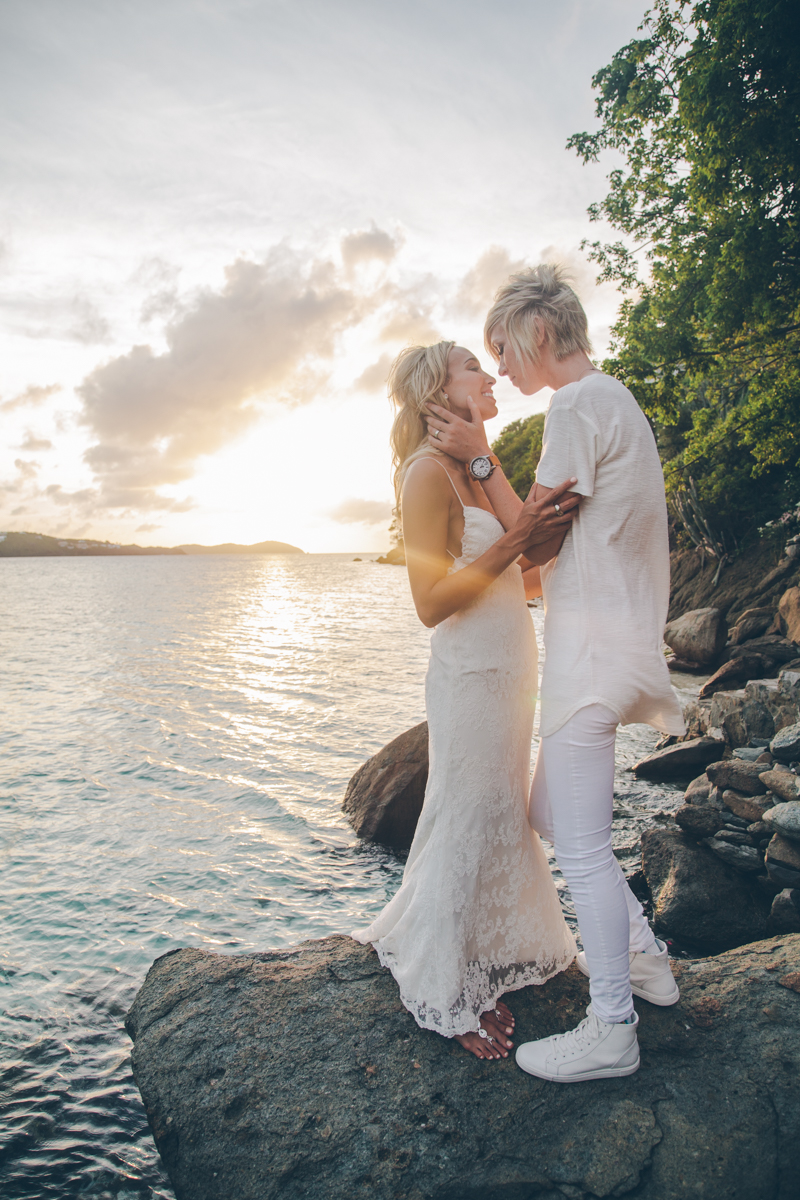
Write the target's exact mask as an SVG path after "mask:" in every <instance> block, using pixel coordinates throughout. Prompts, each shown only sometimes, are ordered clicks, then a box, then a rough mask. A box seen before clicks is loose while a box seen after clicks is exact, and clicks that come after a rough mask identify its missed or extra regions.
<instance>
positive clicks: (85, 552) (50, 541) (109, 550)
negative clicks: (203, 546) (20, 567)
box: [0, 533, 183, 558]
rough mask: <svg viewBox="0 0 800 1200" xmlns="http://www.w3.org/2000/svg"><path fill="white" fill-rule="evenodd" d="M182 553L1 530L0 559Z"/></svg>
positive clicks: (159, 548) (175, 550)
mask: <svg viewBox="0 0 800 1200" xmlns="http://www.w3.org/2000/svg"><path fill="white" fill-rule="evenodd" d="M120 554H183V551H182V550H179V549H177V548H172V549H169V548H168V547H167V546H122V545H120V544H119V543H118V542H95V541H92V539H91V538H54V537H48V535H47V534H46V533H0V558H56V557H59V558H60V557H63V556H65V555H73V556H75V555H78V556H80V555H82V556H84V557H88V556H90V555H93V556H95V557H96V556H98V555H101V556H103V555H105V556H111V555H120Z"/></svg>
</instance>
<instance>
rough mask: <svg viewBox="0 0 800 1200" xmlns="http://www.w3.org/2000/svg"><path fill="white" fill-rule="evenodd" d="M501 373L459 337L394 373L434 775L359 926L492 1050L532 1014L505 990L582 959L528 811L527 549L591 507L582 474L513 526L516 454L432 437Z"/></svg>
mask: <svg viewBox="0 0 800 1200" xmlns="http://www.w3.org/2000/svg"><path fill="white" fill-rule="evenodd" d="M494 382H495V380H494V379H493V378H492V376H491V375H488V374H487V373H486V372H485V371H483V370H482V369H481V367H480V364H479V362H478V360H477V359H476V358H475V357H474V355H472V354H470V353H469V351H468V350H465V349H463V348H462V347H459V346H456V345H455V344H454V343H453V342H439V343H438V344H436V345H434V346H426V347H422V346H418V347H412V348H411V349H409V350H405V351H404V352H403V353H402V354H401V355H400V356H399V357H398V359H397V360H396V362H395V363H394V365H393V367H392V373H391V376H390V379H389V388H390V394H391V396H392V399H393V401H394V403H395V405H396V406H397V409H398V413H397V417H396V419H395V423H394V427H393V430H392V448H393V451H394V460H395V487H396V490H397V495H398V502H399V503H400V502H402V510H401V512H402V524H403V534H404V540H405V548H406V558H407V562H408V576H409V582H410V585H411V592H412V595H413V598H414V604H415V606H416V609H417V613H418V614H419V617H420V619H421V620H422V622H423V624H424V625H426V626H427V627H428V628H433V630H434V632H433V634H432V637H431V660H430V665H429V668H428V674H427V678H426V691H425V696H426V707H427V714H428V726H429V737H430V769H429V775H428V785H427V789H426V792H425V803H424V805H423V809H422V813H421V815H420V819H419V823H418V825H417V830H416V834H415V837H414V841H413V843H412V846H411V850H410V853H409V857H408V862H407V864H406V868H405V872H404V875H403V882H402V885H401V887H400V889H399V891H398V892H397V894H396V895H395V896H394V897H393V899H392V900H391V901H390V902H389V903H388V904H387V905H386V907H385V908H384V910H383V911H382V912H381V913H380V915H379V916H378V917H377V918H376V920H375V921H373V923H372V924H371V925H370V926H369V927H368V928H366V929H359V930H356V931H354V933H353V936H354V937H355V938H356V939H357V940H358V941H360V942H363V943H368V942H371V943H373V944H374V946H375V949H376V950H377V952H378V955H379V957H380V960H381V962H382V963H383V964H384V966H387V967H388V968H389V969H390V970H391V972H392V974H393V975H394V977H395V979H396V980H397V983H398V986H399V988H400V998H401V1000H402V1002H403V1004H404V1005H405V1007H406V1008H407V1009H408V1010H409V1011H410V1012H411V1013H412V1014H413V1016H414V1018H415V1019H416V1021H417V1023H418V1024H419V1025H420V1026H422V1027H423V1028H424V1029H432V1030H435V1031H436V1032H437V1033H441V1034H443V1035H444V1036H445V1037H453V1038H456V1039H457V1040H458V1041H459V1042H460V1043H461V1044H462V1045H463V1046H464V1047H465V1048H466V1049H468V1050H470V1051H471V1052H472V1053H473V1054H475V1055H476V1056H477V1057H478V1058H486V1059H496V1058H500V1057H503V1058H506V1057H507V1056H508V1051H509V1049H510V1048H511V1045H512V1043H511V1041H510V1038H509V1034H511V1033H512V1032H513V1026H514V1019H513V1017H512V1015H511V1013H510V1011H509V1010H508V1008H507V1007H506V1005H505V1004H502V1003H501V1001H500V997H501V996H502V995H503V994H504V993H505V992H510V991H514V990H515V989H517V988H521V987H525V986H526V985H528V984H540V983H544V982H545V981H546V980H547V979H549V978H550V977H551V976H553V975H555V974H557V973H558V972H559V971H563V970H564V969H565V968H566V967H567V966H568V965H569V964H570V963H571V962H572V960H573V958H574V957H575V943H574V940H573V938H572V935H571V933H570V932H569V930H568V928H567V926H566V924H565V922H564V918H563V916H562V913H561V907H560V904H559V899H558V893H557V891H556V888H555V885H554V883H553V880H552V877H551V875H550V870H549V867H548V863H547V859H546V857H545V854H544V851H543V849H542V846H541V842H540V841H539V837H538V835H537V834H536V833H535V832H534V831H533V830H532V829H531V827H530V825H529V824H528V819H527V797H528V790H529V779H530V749H531V734H532V727H533V714H534V706H535V701H536V690H537V652H536V637H535V633H534V629H533V624H532V622H531V619H530V614H529V612H528V609H527V605H526V603H525V599H526V583H527V584H528V586H529V594H538V593H539V591H540V586H539V579H538V568H533V569H532V570H529V571H527V572H526V578H525V579H523V571H522V569H521V566H520V565H519V562H518V560H519V559H520V556H521V555H522V553H523V552H524V550H525V548H526V547H530V546H532V545H534V544H536V545H537V547H539V548H541V544H542V543H547V542H548V541H549V540H551V539H553V538H555V539H556V540H558V541H559V542H560V540H561V538H562V536H563V529H564V524H565V522H567V523H568V522H569V521H570V520H571V518H572V516H573V515H574V507H575V505H576V504H577V503H578V502H579V501H578V499H577V498H570V497H567V496H566V493H567V491H568V489H569V487H570V486H571V483H572V482H573V481H572V480H568V481H566V482H565V483H564V484H563V485H562V486H561V487H559V488H555V489H553V490H552V492H549V493H548V494H547V496H546V497H542V498H541V499H540V500H539V501H538V502H537V503H534V502H532V501H527V502H526V503H525V505H524V506H523V509H522V512H521V513H518V512H514V514H513V517H512V518H511V520H509V521H508V522H507V523H508V525H509V528H508V529H507V530H504V527H503V524H502V523H501V519H502V517H503V513H499V514H495V512H494V511H493V510H492V507H491V505H490V504H489V502H488V500H487V499H486V495H485V493H484V491H483V489H482V487H481V485H480V482H478V480H479V479H480V478H486V477H487V475H488V474H490V473H491V471H492V470H493V469H495V467H496V466H498V465H499V464H498V460H496V459H495V458H494V456H489V457H481V458H479V459H475V460H473V461H472V462H471V463H470V464H469V465H468V466H467V465H465V464H463V463H460V462H457V461H456V460H455V459H452V458H450V457H449V456H446V455H444V454H439V453H437V452H436V451H435V450H433V449H432V448H431V446H430V444H429V442H428V437H427V435H428V430H427V427H426V421H425V416H426V412H427V405H428V404H429V403H431V402H434V403H436V404H439V405H441V406H443V407H445V408H447V409H449V410H451V411H452V412H455V413H457V414H458V415H460V416H462V417H464V418H466V419H467V420H469V419H470V416H471V411H472V409H471V406H472V407H473V408H476V409H477V412H479V413H480V415H481V417H482V418H483V419H484V420H488V419H489V418H491V417H493V416H495V415H496V413H497V408H496V406H495V402H494V397H493V395H492V385H493V384H494ZM560 500H561V501H562V503H560V504H559V503H558V502H559V501H560ZM498 517H499V518H501V519H498ZM537 557H538V556H537ZM526 565H527V564H526V562H525V560H524V559H522V566H523V567H524V566H526Z"/></svg>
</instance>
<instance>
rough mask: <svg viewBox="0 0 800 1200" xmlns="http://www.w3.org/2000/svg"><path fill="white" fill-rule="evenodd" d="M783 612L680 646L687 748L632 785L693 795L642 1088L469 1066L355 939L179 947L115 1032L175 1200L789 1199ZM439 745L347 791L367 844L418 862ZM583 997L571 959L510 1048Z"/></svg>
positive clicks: (660, 925)
mask: <svg viewBox="0 0 800 1200" xmlns="http://www.w3.org/2000/svg"><path fill="white" fill-rule="evenodd" d="M786 574H787V572H786V571H783V573H782V574H780V578H781V579H784V580H785V579H786ZM771 586H772V584H770V587H771ZM774 601H775V602H774V604H769V603H767V604H763V605H760V606H758V607H757V608H753V607H751V608H747V607H746V606H745V607H743V606H741V605H740V606H739V607H740V611H739V614H738V617H737V619H736V620H735V622H733V623H732V624H730V625H729V624H728V622H727V619H726V613H725V611H724V610H723V609H722V608H719V607H718V608H706V609H693V610H691V611H690V612H688V613H684V614H683V616H681V617H678V618H676V619H675V620H673V622H671V625H670V626H668V628H667V641H668V644H669V645H670V647H671V650H672V655H671V665H672V667H673V669H679V670H688V671H690V672H702V673H703V674H704V675H708V679H706V681H705V682H704V683H703V685H702V687H701V688H700V695H699V697H698V698H697V699H696V700H692V701H691V702H690V704H689V705H688V707H687V710H686V716H687V732H686V735H685V736H684V737H683V738H681V739H677V738H665V739H662V743H661V744H660V745H659V747H658V748H657V749H656V751H655V752H654V753H652V754H650V755H648V756H647V757H646V758H645V759H642V760H641V761H640V762H638V763H637V764H636V765H635V767H634V768H633V771H634V774H635V775H636V776H638V777H640V778H642V779H652V780H669V781H672V783H674V782H677V781H681V780H683V781H684V782H685V783H686V784H687V786H686V788H685V791H684V792H683V795H682V803H679V804H677V805H676V809H675V811H674V812H672V813H664V812H661V813H658V814H656V819H654V821H653V823H652V824H651V826H650V827H649V828H647V829H645V830H644V832H643V833H642V836H641V863H640V866H639V869H638V870H636V871H635V875H634V877H633V878H632V885H633V886H634V888H635V890H636V891H637V894H639V895H640V896H641V897H642V899H643V900H644V901H645V902H646V903H647V904H648V905H649V906H650V909H649V911H650V912H651V920H652V924H653V926H654V928H655V929H656V931H657V932H658V933H660V934H661V935H662V936H663V937H665V938H666V939H667V940H668V941H670V942H671V943H672V944H673V945H677V946H679V947H681V950H682V953H683V955H684V957H681V958H678V959H675V960H674V961H673V967H674V971H675V974H676V977H677V979H678V981H679V984H680V988H681V1000H680V1002H679V1003H678V1004H677V1005H676V1006H675V1007H674V1008H669V1009H657V1008H653V1007H652V1006H650V1005H648V1004H646V1003H644V1002H637V1010H638V1011H639V1015H640V1027H639V1028H640V1044H641V1049H642V1068H641V1070H640V1071H639V1072H638V1073H637V1074H636V1075H634V1076H631V1077H630V1078H628V1079H624V1080H610V1081H596V1082H594V1083H592V1084H590V1085H585V1086H580V1087H564V1086H559V1085H557V1084H549V1083H545V1082H543V1081H541V1080H537V1079H534V1078H532V1077H530V1076H527V1075H525V1074H524V1073H523V1072H520V1071H519V1070H518V1069H517V1068H516V1066H515V1064H514V1063H513V1061H512V1060H508V1061H506V1062H500V1063H491V1064H487V1063H481V1062H478V1061H477V1060H473V1059H471V1058H469V1057H468V1056H466V1055H464V1054H463V1053H461V1052H460V1050H459V1049H458V1048H456V1047H455V1046H454V1045H453V1043H451V1042H448V1041H446V1040H445V1039H442V1038H439V1037H437V1036H436V1035H435V1034H431V1033H427V1032H424V1031H422V1030H420V1029H419V1028H418V1027H417V1026H416V1024H415V1023H414V1021H413V1018H412V1017H411V1016H410V1015H409V1014H408V1013H407V1012H406V1011H405V1009H404V1008H403V1006H402V1005H401V1004H400V1001H399V999H398V996H397V991H396V987H395V984H394V981H393V980H392V978H391V976H390V975H389V973H388V972H386V971H384V970H383V969H382V968H381V967H380V964H379V963H378V960H377V956H376V955H375V954H374V952H373V951H372V950H371V948H369V947H362V946H360V945H358V944H356V943H355V942H353V941H351V940H350V939H349V938H344V937H332V938H325V939H323V940H321V941H317V942H306V943H303V944H301V945H300V946H297V947H293V948H291V949H288V950H280V951H274V952H267V953H263V954H252V955H237V956H221V955H214V954H208V953H206V952H204V951H200V950H194V949H185V950H179V951H176V952H173V953H172V954H168V955H165V956H164V957H163V958H161V959H158V960H157V961H156V962H155V963H154V965H153V967H152V968H151V970H150V972H149V973H148V976H147V979H146V980H145V983H144V985H143V987H142V989H141V991H140V992H139V994H138V995H137V997H136V1000H135V1002H134V1005H133V1007H132V1009H131V1011H130V1013H129V1014H128V1018H127V1020H126V1028H127V1029H128V1031H129V1033H130V1035H131V1037H132V1039H133V1041H134V1049H133V1056H132V1062H133V1070H134V1076H135V1079H136V1082H137V1084H138V1086H139V1089H140V1091H141V1094H142V1098H143V1100H144V1103H145V1108H146V1110H147V1115H148V1120H149V1122H150V1126H151V1129H152V1131H153V1136H154V1138H155V1141H156V1145H157V1146H158V1149H159V1152H160V1154H161V1156H162V1158H163V1160H164V1163H165V1165H166V1168H167V1170H168V1172H169V1175H170V1178H171V1180H172V1182H173V1186H174V1188H175V1194H176V1196H177V1198H178V1200H271V1198H272V1197H275V1198H276V1200H277V1198H280V1200H300V1198H301V1197H302V1198H308V1200H316V1198H317V1197H320V1196H324V1197H326V1200H356V1198H358V1197H360V1196H363V1197H365V1200H366V1198H367V1197H369V1198H370V1200H373V1198H374V1200H384V1198H385V1200H390V1198H391V1200H533V1198H534V1197H536V1198H537V1200H564V1198H566V1200H591V1198H594V1197H606V1196H631V1197H636V1198H642V1200H683V1198H684V1197H687V1196H695V1195H698V1196H699V1195H702V1196H703V1197H704V1198H705V1200H730V1198H734V1200H794V1196H795V1195H796V1188H797V1178H798V1175H799V1174H800V1103H799V1102H798V1085H797V1079H798V1072H799V1071H800V1025H799V1019H800V787H799V786H798V776H797V773H796V772H797V770H798V768H799V767H800V588H798V587H796V586H793V587H792V588H788V589H787V588H785V589H784V590H783V591H782V592H781V594H780V595H777V594H776V596H775V597H774ZM795 639H797V641H796V640H795ZM753 670H756V671H757V675H756V676H752V677H751V672H752V671H753ZM731 684H741V686H738V687H736V686H731ZM427 743H428V737H427V726H426V725H425V724H424V723H423V724H421V725H418V726H415V727H414V728H413V729H411V730H408V731H407V732H406V733H403V734H401V735H400V736H399V737H398V738H395V739H394V741H392V742H391V743H389V744H388V745H387V746H386V747H384V748H383V750H381V751H380V752H379V753H378V754H376V755H374V756H373V758H371V759H370V760H369V761H368V762H367V763H365V764H364V765H363V766H362V767H361V768H359V770H358V771H357V772H356V774H355V775H354V776H353V778H352V780H351V782H350V785H349V786H348V789H347V794H346V796H345V799H344V804H343V808H344V811H345V812H346V813H347V815H348V817H349V819H350V821H351V823H352V824H353V826H354V828H355V829H356V832H357V833H358V834H359V836H360V837H362V838H364V839H365V840H368V841H374V842H377V843H380V844H383V845H386V846H389V847H391V848H392V849H394V850H395V851H396V852H399V853H402V852H403V851H405V850H407V849H408V846H409V845H410V842H411V839H412V837H413V833H414V829H415V827H416V822H417V819H418V816H419V812H420V809H421V805H422V799H423V796H424V790H425V782H426V779H427V770H428V757H427V755H428V744H427ZM668 791H669V788H667V792H668ZM632 865H635V864H631V865H630V866H628V867H627V868H626V869H631V866H632ZM687 953H688V954H690V955H692V956H694V957H685V955H686V954H687ZM587 1002H588V986H587V981H586V980H585V979H584V977H583V976H582V975H581V974H580V973H579V972H578V970H577V968H576V967H575V966H574V965H573V967H571V968H570V969H569V970H568V971H566V972H564V973H563V974H562V975H560V976H557V977H556V978H555V979H552V980H550V981H549V982H548V983H547V984H545V985H544V986H542V987H539V988H534V987H529V988H525V989H522V990H521V991H519V992H517V993H515V994H514V996H513V1006H514V1012H515V1015H516V1017H517V1036H518V1038H519V1039H520V1040H526V1039H530V1038H536V1037H542V1036H546V1035H548V1034H550V1033H553V1032H560V1031H563V1030H566V1029H568V1028H571V1027H573V1026H574V1025H575V1024H576V1023H577V1022H578V1021H579V1020H580V1019H581V1018H582V1016H583V1015H584V1010H585V1006H586V1003H587Z"/></svg>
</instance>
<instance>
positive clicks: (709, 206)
mask: <svg viewBox="0 0 800 1200" xmlns="http://www.w3.org/2000/svg"><path fill="white" fill-rule="evenodd" d="M640 32H641V33H643V34H644V36H643V37H641V38H637V39H635V40H634V41H632V42H630V43H629V44H628V45H627V46H625V47H623V48H622V49H621V50H620V51H618V53H617V54H615V55H614V58H613V60H612V62H611V63H610V64H609V65H608V66H607V67H604V68H603V69H602V70H601V71H599V72H598V74H597V75H596V76H595V78H594V80H593V84H594V87H595V89H596V91H597V93H598V99H597V109H596V111H597V115H598V117H599V118H600V121H601V127H600V129H599V131H597V132H595V133H581V134H576V135H575V136H573V137H572V138H570V140H569V143H568V145H570V146H571V147H572V148H574V149H575V150H576V151H577V152H578V153H579V154H580V155H581V156H582V158H583V159H584V161H585V162H590V161H595V160H597V159H598V158H599V156H600V155H601V153H603V152H604V151H615V152H616V153H617V156H618V157H619V156H621V159H622V165H619V166H616V167H615V168H614V169H613V170H612V171H611V174H610V175H609V177H608V178H609V184H610V188H609V192H608V194H607V196H606V197H605V199H604V200H602V201H601V202H600V203H598V204H596V205H594V206H593V207H592V208H591V209H590V210H589V212H590V216H591V218H592V219H593V220H607V221H609V222H610V224H611V225H612V226H613V227H614V228H615V229H616V230H617V231H619V232H620V233H621V234H623V235H624V237H623V239H621V240H618V241H616V242H613V243H608V244H603V243H601V242H599V241H598V242H594V243H593V244H592V246H591V255H592V257H593V258H594V259H595V260H596V261H597V262H598V264H599V265H600V278H601V279H613V280H617V281H618V282H619V283H620V285H621V287H622V289H623V290H624V291H625V292H626V293H627V295H626V298H625V300H624V302H623V305H622V308H621V312H620V317H619V320H618V322H617V324H616V325H615V327H614V330H613V338H614V341H613V346H612V357H611V359H610V360H609V361H608V362H607V363H606V364H605V367H606V369H607V370H609V371H611V372H612V373H613V374H615V375H617V376H618V377H619V378H620V379H622V380H623V381H624V382H625V383H626V384H627V385H628V386H629V387H630V388H631V390H632V391H633V392H634V394H635V395H636V397H637V399H638V400H639V402H640V403H641V405H642V407H643V408H644V410H645V411H646V412H647V413H648V415H649V416H650V417H651V419H652V420H653V422H654V425H655V427H656V434H657V437H658V441H659V447H660V450H661V453H662V458H663V459H664V464H665V475H666V479H667V491H668V495H669V497H670V499H671V502H672V504H673V508H674V511H675V512H676V514H677V515H678V516H680V517H681V519H682V521H683V523H684V526H685V528H686V529H687V531H689V532H690V533H691V534H692V536H693V537H695V540H697V537H698V536H700V537H702V538H703V539H704V540H705V541H706V542H707V543H708V545H707V548H709V549H711V550H712V552H716V553H717V554H718V556H720V557H724V556H725V555H726V554H729V553H731V552H732V551H733V549H734V548H735V546H736V545H737V544H740V543H741V540H742V539H743V538H744V537H746V536H747V535H748V533H752V532H753V531H754V530H755V529H756V528H757V527H758V526H759V525H762V524H764V523H766V522H767V521H770V520H772V519H774V518H775V517H777V516H778V515H780V514H781V513H783V512H784V510H785V509H787V508H789V507H793V506H795V505H797V503H798V501H800V420H799V418H800V193H799V192H798V184H799V183H800V178H799V177H800V5H798V4H797V2H796V0H704V2H702V3H692V2H691V0H657V2H656V4H655V6H654V7H653V8H652V9H651V10H650V11H649V12H648V13H647V14H646V15H645V19H644V23H643V25H642V26H641V28H640ZM706 535H707V536H706Z"/></svg>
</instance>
